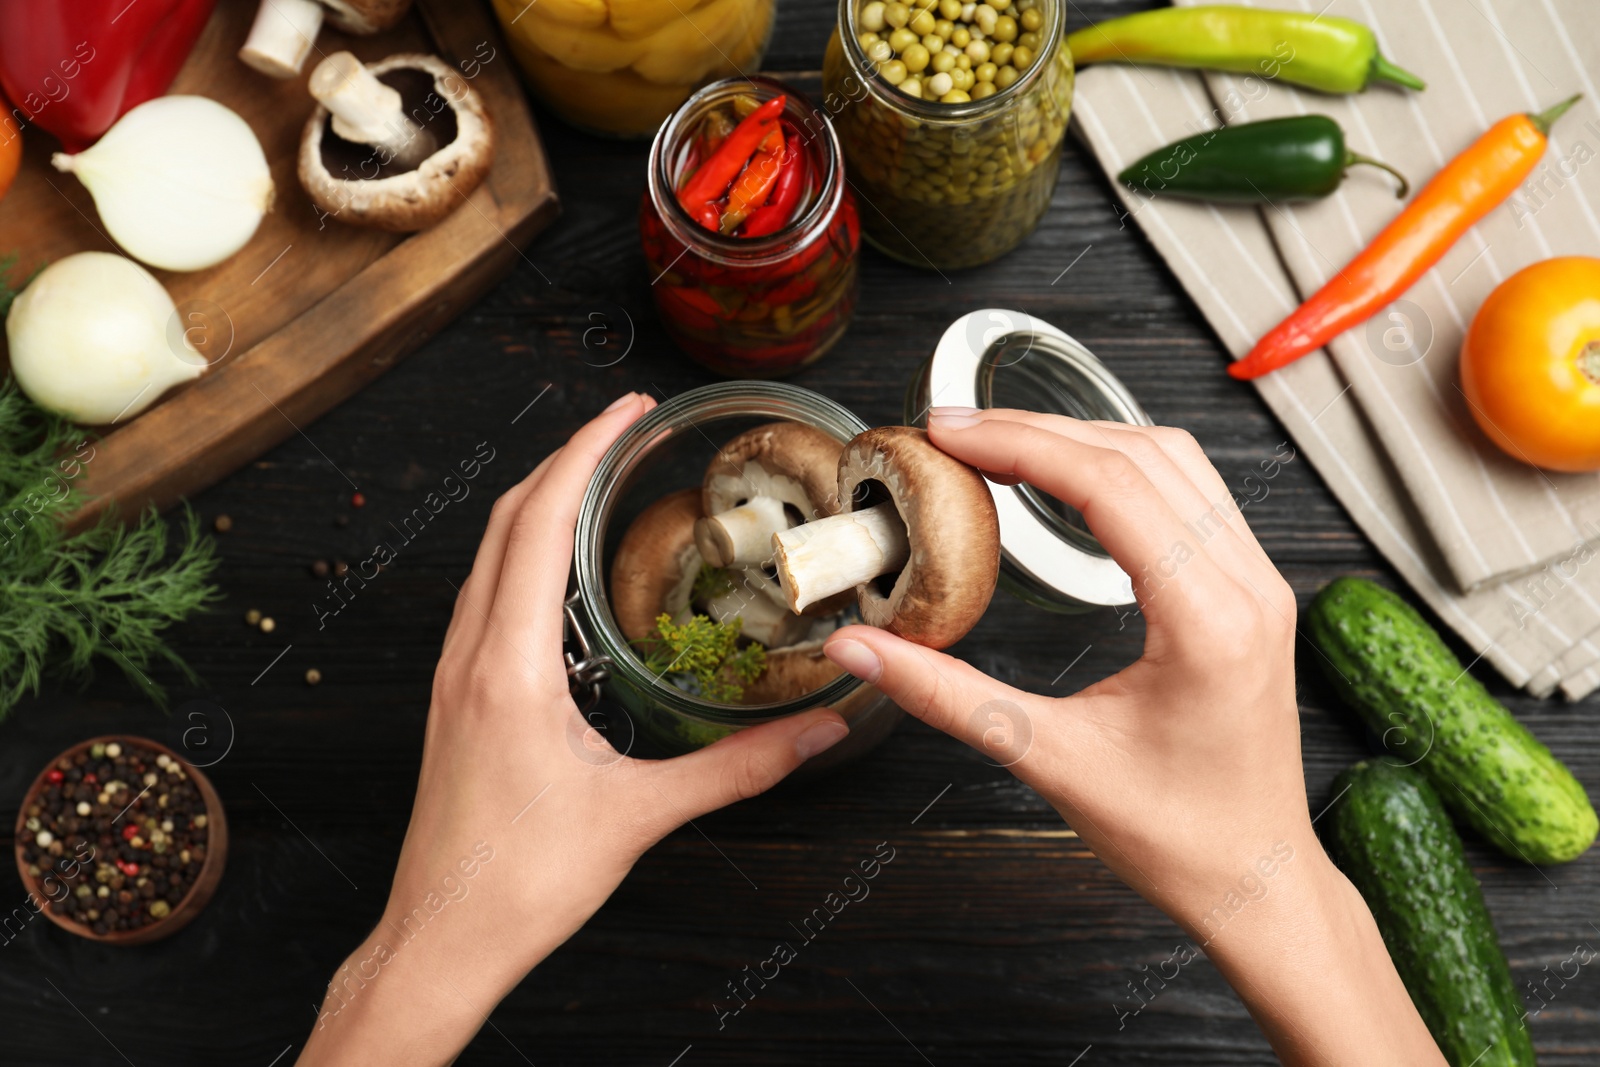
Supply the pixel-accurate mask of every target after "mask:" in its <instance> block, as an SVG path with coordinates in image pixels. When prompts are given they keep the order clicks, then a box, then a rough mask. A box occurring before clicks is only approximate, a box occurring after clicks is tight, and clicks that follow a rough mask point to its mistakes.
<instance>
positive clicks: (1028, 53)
mask: <svg viewBox="0 0 1600 1067" xmlns="http://www.w3.org/2000/svg"><path fill="white" fill-rule="evenodd" d="M1032 64H1033V49H1031V48H1027V47H1024V46H1023V45H1018V46H1017V50H1016V51H1015V52H1012V53H1011V65H1012V66H1013V67H1016V68H1017V71H1018V73H1021V72H1022V71H1025V70H1027V69H1028V67H1029V66H1031V65H1032Z"/></svg>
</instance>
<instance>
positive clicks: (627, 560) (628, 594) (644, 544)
mask: <svg viewBox="0 0 1600 1067" xmlns="http://www.w3.org/2000/svg"><path fill="white" fill-rule="evenodd" d="M698 518H700V490H698V489H682V490H679V491H678V492H676V493H669V494H667V495H666V496H664V497H662V498H661V499H660V500H657V501H656V502H655V503H653V504H651V505H650V506H649V507H647V508H645V509H644V511H642V512H640V513H639V517H638V518H636V519H634V520H633V522H632V524H630V525H629V527H628V529H627V530H626V531H625V532H624V533H623V535H622V540H621V542H619V543H618V545H617V554H616V556H615V557H614V558H613V559H612V561H611V613H612V615H613V616H614V617H615V619H616V621H617V626H618V628H619V629H621V630H622V633H623V635H624V636H625V637H627V638H628V640H630V641H639V640H643V639H644V638H647V637H649V636H650V635H651V634H653V633H655V632H656V619H658V618H659V617H660V616H661V614H662V613H663V612H665V613H666V614H668V615H672V616H674V617H678V616H681V615H686V614H688V612H689V611H690V610H691V607H692V605H691V601H692V599H693V597H694V584H695V579H696V578H697V577H698V576H699V574H700V565H701V559H700V552H699V550H698V549H696V548H695V545H694V522H695V520H696V519H698ZM755 573H756V575H757V576H758V577H759V574H760V572H755ZM730 577H732V575H730ZM705 607H706V613H707V614H708V615H710V616H711V617H712V618H714V619H716V620H717V621H718V622H726V621H727V620H728V619H730V618H732V617H733V616H734V615H738V616H739V617H740V618H741V619H743V620H744V624H743V627H742V629H741V632H742V633H743V634H744V635H745V636H747V637H749V638H750V639H751V640H753V641H760V642H761V643H762V644H763V645H765V646H766V648H767V656H766V662H767V665H766V669H765V670H763V671H762V672H761V674H760V676H759V677H757V678H756V680H755V681H754V682H751V683H750V684H749V685H747V686H745V687H744V697H743V698H742V702H743V703H745V704H776V703H779V702H782V701H785V700H793V699H794V698H795V697H799V696H803V695H805V694H806V693H809V692H811V691H812V690H813V689H820V688H821V687H822V686H824V685H826V684H827V683H828V682H831V681H832V680H833V679H835V678H837V677H838V676H839V674H840V673H841V672H840V670H839V668H838V667H835V666H834V665H833V663H832V662H831V661H829V660H828V659H827V658H826V657H824V656H823V655H822V641H823V638H825V637H827V635H828V633H829V632H830V631H831V630H832V629H833V626H832V624H831V623H829V622H827V621H824V620H816V619H802V618H800V617H798V616H796V615H794V614H793V613H792V612H790V611H789V610H788V609H787V608H785V607H784V606H783V605H782V604H780V603H778V602H776V601H774V600H773V599H772V598H771V596H770V595H769V594H768V593H767V592H766V591H764V590H762V589H759V588H756V589H750V588H740V587H738V586H733V585H730V587H729V588H728V589H727V590H726V591H724V592H722V593H720V594H718V595H717V596H715V597H713V598H711V600H709V601H708V602H707V603H706V605H705Z"/></svg>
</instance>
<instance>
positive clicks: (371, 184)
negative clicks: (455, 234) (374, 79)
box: [299, 52, 494, 233]
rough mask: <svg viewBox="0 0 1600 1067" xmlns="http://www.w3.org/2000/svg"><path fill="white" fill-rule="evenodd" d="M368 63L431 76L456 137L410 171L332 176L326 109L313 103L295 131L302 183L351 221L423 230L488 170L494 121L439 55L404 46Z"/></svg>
mask: <svg viewBox="0 0 1600 1067" xmlns="http://www.w3.org/2000/svg"><path fill="white" fill-rule="evenodd" d="M366 66H367V69H368V70H370V71H372V73H373V74H374V75H375V76H378V77H379V78H380V79H381V77H382V76H383V75H384V74H387V73H389V72H390V71H395V70H402V69H406V68H410V69H413V70H420V71H422V72H424V73H426V74H428V75H431V76H432V78H433V93H434V94H435V95H436V96H437V97H438V98H439V99H440V100H442V101H444V102H445V103H446V104H447V105H448V106H449V107H450V108H451V110H452V112H453V113H454V117H455V120H456V135H455V138H454V139H453V140H451V141H450V142H449V143H448V144H445V145H442V146H441V147H440V148H439V150H438V151H437V152H435V153H434V154H433V155H431V156H429V157H428V158H427V159H424V160H423V161H422V163H421V164H420V165H419V166H418V167H417V168H416V169H415V170H409V171H405V172H403V173H400V174H392V175H389V176H388V177H376V178H363V177H354V178H342V177H335V176H334V175H333V173H332V172H330V171H329V170H328V166H327V163H326V162H325V161H324V160H323V158H322V145H323V141H324V138H327V137H335V136H337V135H336V134H334V133H332V132H331V129H330V123H329V118H328V109H327V108H325V107H323V106H322V105H320V104H319V105H317V108H316V110H315V111H313V112H312V113H311V117H310V118H309V119H307V120H306V127H305V131H304V132H303V133H302V134H301V136H300V165H299V174H300V184H301V185H302V186H304V187H305V190H306V194H307V195H308V196H310V197H311V200H312V202H313V203H315V204H316V205H317V206H318V207H319V208H321V209H322V210H323V211H325V212H327V213H328V214H329V215H330V216H332V217H334V218H337V219H340V220H342V221H344V222H348V223H351V224H352V225H356V226H372V227H375V228H377V229H380V230H390V231H392V232H395V233H410V232H412V231H414V230H422V229H426V228H427V227H429V226H432V225H433V224H434V223H436V222H438V221H439V220H440V219H442V218H444V217H445V216H446V215H448V214H450V212H452V211H454V210H455V209H456V207H457V206H459V205H460V204H461V203H462V202H463V201H464V200H465V199H466V198H467V197H468V196H469V195H470V194H471V193H472V190H474V189H476V188H477V187H478V185H479V183H480V182H482V181H483V179H484V177H485V176H486V175H487V174H488V173H489V168H490V167H491V166H492V165H493V164H494V123H493V122H492V121H490V119H489V113H488V112H487V111H486V110H484V106H483V98H482V97H480V96H479V95H478V92H477V90H476V89H474V88H472V86H470V85H468V84H467V81H466V79H465V78H463V77H462V76H461V74H460V73H459V72H458V71H456V70H455V69H454V68H453V67H451V66H450V65H449V64H447V63H445V62H444V61H443V60H441V59H440V58H439V57H438V56H430V55H423V54H422V53H419V52H402V53H399V54H396V55H392V56H389V57H388V58H386V59H381V60H379V61H378V62H376V63H368V64H367V65H366ZM413 111H415V108H413ZM426 124H427V120H426V119H424V120H423V125H424V126H426ZM372 151H373V152H374V153H376V152H378V151H381V150H380V149H378V148H376V147H374V148H373V149H372Z"/></svg>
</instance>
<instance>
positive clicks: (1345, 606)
mask: <svg viewBox="0 0 1600 1067" xmlns="http://www.w3.org/2000/svg"><path fill="white" fill-rule="evenodd" d="M1308 614H1309V629H1310V638H1311V642H1312V644H1314V645H1315V646H1316V647H1317V649H1318V650H1320V651H1321V653H1322V655H1321V656H1319V657H1318V660H1319V662H1321V663H1322V667H1323V671H1324V673H1325V674H1327V676H1328V680H1329V681H1330V682H1331V683H1332V684H1333V687H1334V689H1335V690H1337V691H1338V693H1339V695H1340V697H1341V698H1342V699H1343V700H1344V701H1345V703H1347V704H1349V705H1350V706H1351V707H1353V708H1354V709H1355V710H1356V711H1357V712H1359V713H1360V715H1361V717H1362V719H1364V720H1365V721H1366V723H1367V725H1368V726H1370V727H1371V728H1372V729H1373V730H1375V731H1376V732H1377V733H1379V734H1381V735H1382V737H1383V741H1384V744H1385V745H1386V746H1388V748H1389V750H1390V751H1391V752H1393V753H1394V754H1395V755H1396V756H1397V757H1399V759H1400V760H1402V761H1404V762H1406V763H1408V764H1415V765H1416V767H1417V769H1418V770H1420V771H1422V773H1423V774H1425V775H1426V776H1427V778H1428V780H1429V781H1430V782H1432V783H1433V786H1434V788H1435V789H1437V790H1438V791H1439V795H1440V797H1442V798H1443V800H1444V803H1445V806H1446V807H1448V808H1449V809H1450V811H1451V812H1453V813H1454V814H1455V816H1456V818H1458V819H1460V820H1461V821H1463V822H1465V823H1467V824H1468V825H1470V826H1472V827H1474V828H1475V829H1476V830H1477V831H1478V832H1479V833H1481V834H1482V835H1483V836H1484V837H1486V838H1487V839H1488V840H1489V841H1491V842H1492V843H1493V844H1494V845H1495V847H1497V848H1499V849H1500V850H1501V851H1503V852H1504V853H1505V854H1506V855H1508V856H1513V857H1515V858H1517V859H1521V860H1523V861H1525V862H1527V863H1565V862H1567V861H1568V860H1572V859H1576V858H1577V857H1578V856H1580V855H1581V854H1582V853H1583V852H1584V850H1585V849H1587V848H1588V847H1589V846H1590V845H1592V844H1593V843H1594V839H1595V833H1596V830H1597V829H1600V822H1597V820H1596V818H1595V811H1594V806H1593V805H1592V804H1590V803H1589V797H1588V795H1587V794H1585V793H1584V791H1583V786H1581V785H1579V784H1578V780H1577V779H1576V778H1574V777H1573V776H1572V772H1571V771H1569V770H1567V768H1566V765H1565V764H1563V763H1562V762H1561V761H1560V760H1558V759H1556V758H1555V756H1553V755H1551V753H1550V750H1549V749H1548V748H1546V747H1545V746H1544V745H1543V744H1541V743H1540V742H1539V739H1538V738H1536V737H1534V736H1533V735H1532V734H1531V733H1529V732H1528V729H1527V727H1525V726H1523V725H1522V724H1521V723H1519V722H1517V720H1516V719H1514V718H1512V717H1511V712H1510V711H1508V710H1506V707H1505V705H1503V704H1501V703H1500V702H1499V701H1498V700H1496V699H1494V697H1492V696H1490V695H1489V692H1488V690H1486V689H1484V687H1483V684H1482V683H1481V682H1479V681H1478V680H1477V679H1476V678H1474V677H1472V675H1470V674H1468V673H1467V672H1466V671H1465V670H1464V669H1463V668H1462V666H1461V663H1460V661H1459V660H1457V659H1456V657H1455V655H1454V654H1453V653H1451V651H1450V649H1449V648H1447V647H1445V643H1444V641H1442V640H1441V639H1440V637H1439V635H1438V633H1436V632H1435V631H1434V629H1433V627H1431V626H1429V625H1428V624H1427V622H1426V621H1425V620H1424V619H1423V618H1422V616H1421V615H1418V614H1417V612H1416V611H1415V610H1414V609H1413V608H1412V607H1411V605H1409V604H1407V603H1406V602H1405V601H1404V600H1402V599H1400V598H1399V597H1398V596H1396V595H1395V594H1393V593H1391V592H1390V591H1389V590H1387V589H1385V588H1383V587H1382V586H1379V585H1375V584H1373V583H1372V582H1369V581H1366V580H1364V579H1361V578H1339V579H1336V580H1334V581H1332V582H1330V583H1328V584H1327V585H1326V586H1324V587H1323V589H1322V591H1321V592H1320V593H1318V594H1317V598H1316V599H1315V600H1314V601H1312V603H1311V607H1310V609H1309V612H1308Z"/></svg>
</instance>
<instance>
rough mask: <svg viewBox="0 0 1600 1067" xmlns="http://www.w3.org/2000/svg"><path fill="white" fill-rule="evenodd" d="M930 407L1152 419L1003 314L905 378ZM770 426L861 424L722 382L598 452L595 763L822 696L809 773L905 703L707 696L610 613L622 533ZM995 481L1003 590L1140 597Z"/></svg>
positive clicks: (574, 620)
mask: <svg viewBox="0 0 1600 1067" xmlns="http://www.w3.org/2000/svg"><path fill="white" fill-rule="evenodd" d="M935 401H936V402H937V403H939V404H940V405H946V406H970V407H991V406H1008V407H1022V408H1027V409H1030V410H1041V411H1052V412H1056V413H1058V414H1065V415H1072V416H1075V417H1078V418H1096V419H1109V420H1113V421H1118V422H1127V423H1134V424H1139V425H1149V423H1150V417H1149V416H1148V415H1146V414H1145V412H1144V409H1143V408H1141V407H1140V406H1139V403H1138V401H1137V400H1135V399H1134V398H1133V396H1132V395H1131V394H1130V393H1129V392H1128V391H1127V389H1126V388H1125V387H1124V386H1123V385H1122V383H1121V382H1119V381H1118V380H1117V379H1116V377H1115V376H1114V375H1112V374H1111V372H1110V371H1108V370H1107V369H1106V368H1105V367H1104V366H1103V365H1102V364H1101V363H1100V361H1099V360H1097V359H1096V358H1095V357H1094V356H1093V355H1092V354H1091V353H1090V352H1089V351H1088V349H1086V348H1084V347H1083V346H1082V345H1080V344H1078V343H1077V342H1076V341H1074V340H1073V339H1072V338H1071V337H1070V336H1068V335H1067V334H1065V333H1063V332H1062V331H1061V330H1059V329H1057V328H1056V327H1054V326H1052V325H1050V324H1049V323H1047V322H1044V321H1042V320H1040V319H1035V318H1033V317H1032V316H1030V315H1026V314H1024V313H1022V312H1017V311H1008V310H1005V309H999V308H986V309H983V310H981V311H976V312H973V313H971V314H969V315H963V316H962V317H961V318H959V319H957V320H956V321H955V322H954V323H952V324H951V325H950V327H949V328H948V329H947V330H946V331H945V333H944V336H943V337H941V338H940V340H939V344H938V346H937V347H936V348H935V349H934V352H933V354H932V356H930V357H929V359H928V361H927V362H926V363H924V364H923V366H922V367H921V369H920V370H919V371H918V373H917V375H916V376H915V377H914V379H913V380H912V381H911V382H910V384H909V388H908V389H907V392H906V413H905V420H906V422H907V424H911V425H917V424H920V423H921V422H922V420H923V418H924V416H925V415H926V414H927V411H928V409H929V407H930V406H931V405H932V403H934V402H935ZM774 420H790V421H794V422H801V423H805V424H806V425H808V426H813V427H815V428H817V429H819V430H822V431H824V432H826V433H828V434H830V435H831V436H833V437H835V438H837V439H838V440H839V441H841V442H844V441H848V440H849V439H850V438H852V437H854V436H855V435H856V434H858V433H860V432H861V431H863V430H865V429H867V425H866V423H864V422H862V421H861V420H860V419H859V418H857V417H856V416H855V415H853V414H852V413H851V412H850V411H848V410H846V409H845V408H843V407H841V406H840V405H839V404H837V403H835V402H833V401H832V400H829V399H828V398H827V397H825V396H821V395H820V394H818V393H814V392H811V391H809V390H806V389H801V388H799V387H798V386H793V385H787V384H784V383H780V382H722V383H720V384H717V385H708V386H704V387H702V388H699V389H693V390H690V391H689V392H686V393H682V394H680V395H678V396H675V397H673V398H671V399H670V400H667V401H665V402H663V403H662V404H660V405H659V406H658V407H656V408H655V409H653V410H652V411H650V412H649V413H648V414H646V415H645V416H644V417H643V418H641V419H640V420H639V421H638V422H636V423H634V425H633V426H631V427H629V429H628V431H627V432H626V433H625V434H623V436H622V437H621V438H619V439H618V441H617V442H616V444H614V445H612V446H611V448H610V450H609V451H607V453H606V454H605V456H604V457H603V458H602V459H601V461H600V465H599V467H598V469H597V470H596V471H595V476H594V478H593V479H591V480H590V482H589V488H588V490H587V491H586V492H585V494H584V498H583V501H582V504H581V505H580V508H579V512H578V526H577V538H576V543H575V547H574V554H573V570H574V572H575V590H574V592H573V593H572V595H571V597H570V598H569V599H568V602H567V635H566V636H567V647H568V651H567V671H568V674H569V676H570V677H571V679H572V682H573V693H574V696H575V697H576V698H577V699H578V702H579V706H580V708H583V709H584V710H585V712H586V715H587V714H589V713H592V710H593V709H595V708H596V707H597V706H598V705H600V704H601V701H602V697H604V698H607V704H608V705H609V706H610V707H614V708H615V709H616V710H618V711H620V712H621V713H622V714H620V715H613V716H609V717H608V719H607V720H602V721H608V725H607V726H606V732H607V735H608V736H607V740H608V741H609V742H610V745H611V747H609V748H608V747H606V746H582V747H581V748H580V746H578V745H577V743H576V742H574V748H575V749H577V750H580V751H582V752H584V753H586V754H588V756H589V758H599V759H604V758H615V754H614V753H615V752H630V751H632V752H636V753H637V754H650V755H676V754H680V753H683V752H687V751H691V750H693V749H695V748H699V747H700V746H702V745H706V744H709V743H711V742H712V741H715V740H717V739H718V738H720V737H724V736H726V735H727V734H729V733H732V732H733V731H735V730H738V729H741V728H743V727H745V726H751V725H755V724H756V723H761V722H768V721H770V720H772V719H776V718H780V717H783V716H786V715H794V714H798V713H799V712H802V711H806V710H809V709H811V708H815V707H822V706H824V705H826V706H829V707H832V708H834V709H835V710H836V711H838V712H839V713H840V714H841V715H843V716H844V718H845V720H846V721H847V722H848V723H849V724H850V736H849V737H847V738H846V739H845V740H844V741H842V742H840V743H839V744H838V745H836V746H834V747H833V748H831V749H829V750H828V751H827V752H825V753H823V754H822V755H821V756H819V757H818V758H817V759H815V760H813V761H812V762H811V763H810V764H808V765H807V766H808V768H809V769H810V770H812V771H816V770H822V769H826V768H828V767H833V766H837V765H838V764H840V763H844V762H846V761H848V760H851V759H855V758H857V757H859V756H861V755H862V754H863V753H865V752H867V751H868V750H870V749H871V748H873V747H874V746H876V745H877V744H878V743H879V742H881V741H882V740H883V739H884V738H886V737H887V736H888V735H889V733H890V732H891V731H892V730H893V729H894V726H895V724H896V723H897V722H898V721H899V719H900V716H901V712H900V710H899V709H898V708H897V707H895V705H894V704H893V703H891V702H890V701H889V700H888V698H886V697H885V696H884V695H883V694H882V693H880V692H879V691H878V690H877V689H876V688H874V687H873V686H870V685H867V684H866V683H864V682H861V681H860V680H858V679H856V678H854V677H852V676H850V675H840V676H839V677H837V678H835V679H834V680H833V681H831V682H829V683H828V684H827V685H825V686H823V687H822V688H820V689H817V690H815V691H813V692H811V693H809V694H807V695H805V696H803V697H800V698H798V699H795V700H791V701H788V702H786V703H782V704H767V705H759V706H741V705H729V704H720V703H714V702H710V701H707V700H704V699H701V698H700V697H697V696H693V695H691V694H689V693H686V692H684V691H683V690H680V689H678V688H676V687H675V686H672V685H670V684H668V683H666V682H664V681H662V680H661V679H659V678H657V677H656V676H655V675H654V674H652V673H651V672H650V671H649V670H648V669H647V668H646V667H645V664H644V661H643V660H642V659H641V658H640V657H639V655H638V654H637V652H635V651H634V649H633V648H632V647H631V646H630V645H629V643H628V641H627V639H626V637H624V635H623V633H622V631H621V629H620V628H619V627H618V625H617V622H616V620H615V619H614V617H613V616H612V612H611V606H610V605H611V601H610V595H609V586H608V584H607V583H608V579H609V575H610V570H611V563H612V559H613V556H614V555H615V552H616V548H617V544H618V542H619V541H620V540H621V538H622V534H623V531H625V530H626V529H627V528H628V525H629V524H630V523H631V522H632V521H633V520H634V518H635V517H637V516H638V514H639V513H640V512H641V511H643V510H644V509H645V508H646V507H648V506H649V505H650V504H652V503H654V502H655V501H656V500H658V499H659V498H661V497H663V496H665V495H666V494H668V493H671V492H673V491H675V490H678V489H683V488H688V487H691V486H697V485H699V484H700V482H701V479H702V478H703V476H704V473H705V469H706V466H707V465H708V464H709V462H710V461H711V458H712V457H713V456H714V455H715V454H716V452H717V450H718V449H719V448H720V446H721V444H722V443H723V442H725V441H727V440H729V439H731V438H732V437H734V436H735V435H737V434H739V433H742V432H744V431H745V430H747V429H750V428H751V427H753V426H756V425H759V424H761V423H764V422H771V421H774ZM989 489H990V492H991V493H992V494H993V496H994V499H995V506H996V509H997V512H998V514H999V519H1000V543H1001V563H1000V585H1001V587H1002V588H1004V589H1006V590H1008V591H1009V592H1011V593H1013V594H1014V595H1016V596H1018V597H1020V598H1021V599H1023V600H1025V601H1027V602H1029V603H1031V604H1035V605H1037V606H1040V607H1043V608H1046V609H1048V610H1051V611H1058V612H1081V611H1087V610H1089V609H1091V608H1094V607H1113V608H1118V607H1124V606H1126V605H1130V604H1133V603H1134V596H1133V586H1132V583H1131V582H1130V581H1129V580H1128V576H1127V575H1126V574H1124V573H1123V571H1122V569H1121V568H1120V567H1118V566H1117V564H1116V562H1115V561H1114V560H1112V559H1111V558H1110V556H1108V555H1107V554H1106V553H1105V551H1104V549H1102V548H1101V547H1100V545H1099V542H1097V541H1096V540H1095V539H1094V536H1093V535H1092V534H1091V533H1089V531H1088V529H1087V528H1086V527H1085V526H1084V524H1083V521H1082V519H1081V517H1079V516H1078V515H1077V513H1076V512H1074V511H1073V510H1072V509H1071V508H1068V507H1066V506H1065V505H1063V504H1062V503H1061V502H1060V501H1057V500H1054V499H1053V498H1051V497H1049V496H1048V495H1047V494H1045V493H1043V492H1041V491H1039V490H1037V489H1034V488H1032V487H1031V486H1028V485H1027V484H1026V483H1023V484H1019V485H1016V486H1006V485H995V484H993V483H991V484H990V486H989ZM608 710H609V708H608ZM591 721H595V720H591ZM607 753H610V754H611V755H610V756H609V757H608V756H607Z"/></svg>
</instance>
